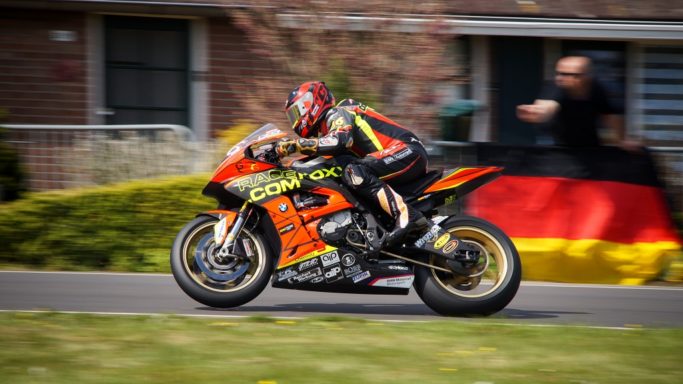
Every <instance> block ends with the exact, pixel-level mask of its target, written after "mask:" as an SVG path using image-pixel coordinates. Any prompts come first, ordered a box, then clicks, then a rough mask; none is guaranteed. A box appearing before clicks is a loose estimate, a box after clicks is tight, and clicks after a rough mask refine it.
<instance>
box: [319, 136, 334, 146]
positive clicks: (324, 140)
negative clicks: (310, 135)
mask: <svg viewBox="0 0 683 384" xmlns="http://www.w3.org/2000/svg"><path fill="white" fill-rule="evenodd" d="M318 144H319V145H322V146H323V147H333V146H336V145H337V144H339V138H337V137H330V136H325V137H321V138H320V139H319V140H318Z"/></svg>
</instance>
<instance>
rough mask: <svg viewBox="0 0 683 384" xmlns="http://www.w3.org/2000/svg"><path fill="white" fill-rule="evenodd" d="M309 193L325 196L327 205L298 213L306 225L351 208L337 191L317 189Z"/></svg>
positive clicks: (351, 205) (323, 188)
mask: <svg viewBox="0 0 683 384" xmlns="http://www.w3.org/2000/svg"><path fill="white" fill-rule="evenodd" d="M311 192H312V193H315V194H318V195H324V196H326V197H327V204H326V205H323V206H321V207H316V208H311V209H306V210H304V211H300V212H299V213H300V215H301V218H302V219H303V221H304V223H308V222H310V221H311V220H316V219H320V218H321V217H323V216H326V215H329V214H330V213H333V212H337V211H341V210H342V209H349V208H353V204H351V203H350V202H349V201H348V200H346V198H345V197H344V195H342V194H341V193H340V192H339V191H335V190H334V189H330V188H325V187H318V188H314V189H313V190H311Z"/></svg>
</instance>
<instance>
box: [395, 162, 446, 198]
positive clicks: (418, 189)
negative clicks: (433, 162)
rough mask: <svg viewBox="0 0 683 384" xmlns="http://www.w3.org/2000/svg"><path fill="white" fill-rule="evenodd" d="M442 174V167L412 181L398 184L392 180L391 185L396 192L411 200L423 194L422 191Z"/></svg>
mask: <svg viewBox="0 0 683 384" xmlns="http://www.w3.org/2000/svg"><path fill="white" fill-rule="evenodd" d="M441 176H443V170H442V169H432V170H431V171H428V172H427V173H426V174H425V175H424V176H422V177H421V178H419V179H416V180H413V181H412V182H409V183H402V184H396V185H395V184H392V183H391V182H390V183H389V185H390V186H391V188H393V189H394V190H395V191H396V193H398V194H399V195H401V196H403V198H404V199H406V200H411V199H414V198H417V197H420V196H422V192H424V190H425V189H427V188H429V186H430V185H432V184H434V182H436V181H437V180H439V179H441Z"/></svg>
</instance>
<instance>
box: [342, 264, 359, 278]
mask: <svg viewBox="0 0 683 384" xmlns="http://www.w3.org/2000/svg"><path fill="white" fill-rule="evenodd" d="M360 268H361V266H360V265H354V266H352V267H349V268H346V269H344V276H346V277H351V276H353V275H355V274H358V273H360V272H361V270H360Z"/></svg>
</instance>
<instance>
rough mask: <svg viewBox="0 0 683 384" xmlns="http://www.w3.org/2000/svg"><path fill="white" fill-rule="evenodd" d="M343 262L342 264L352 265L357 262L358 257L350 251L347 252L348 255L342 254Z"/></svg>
mask: <svg viewBox="0 0 683 384" xmlns="http://www.w3.org/2000/svg"><path fill="white" fill-rule="evenodd" d="M341 262H342V264H344V266H345V267H350V266H352V265H354V264H356V257H355V256H353V255H352V254H350V253H347V254H346V255H344V256H342V261H341Z"/></svg>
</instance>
